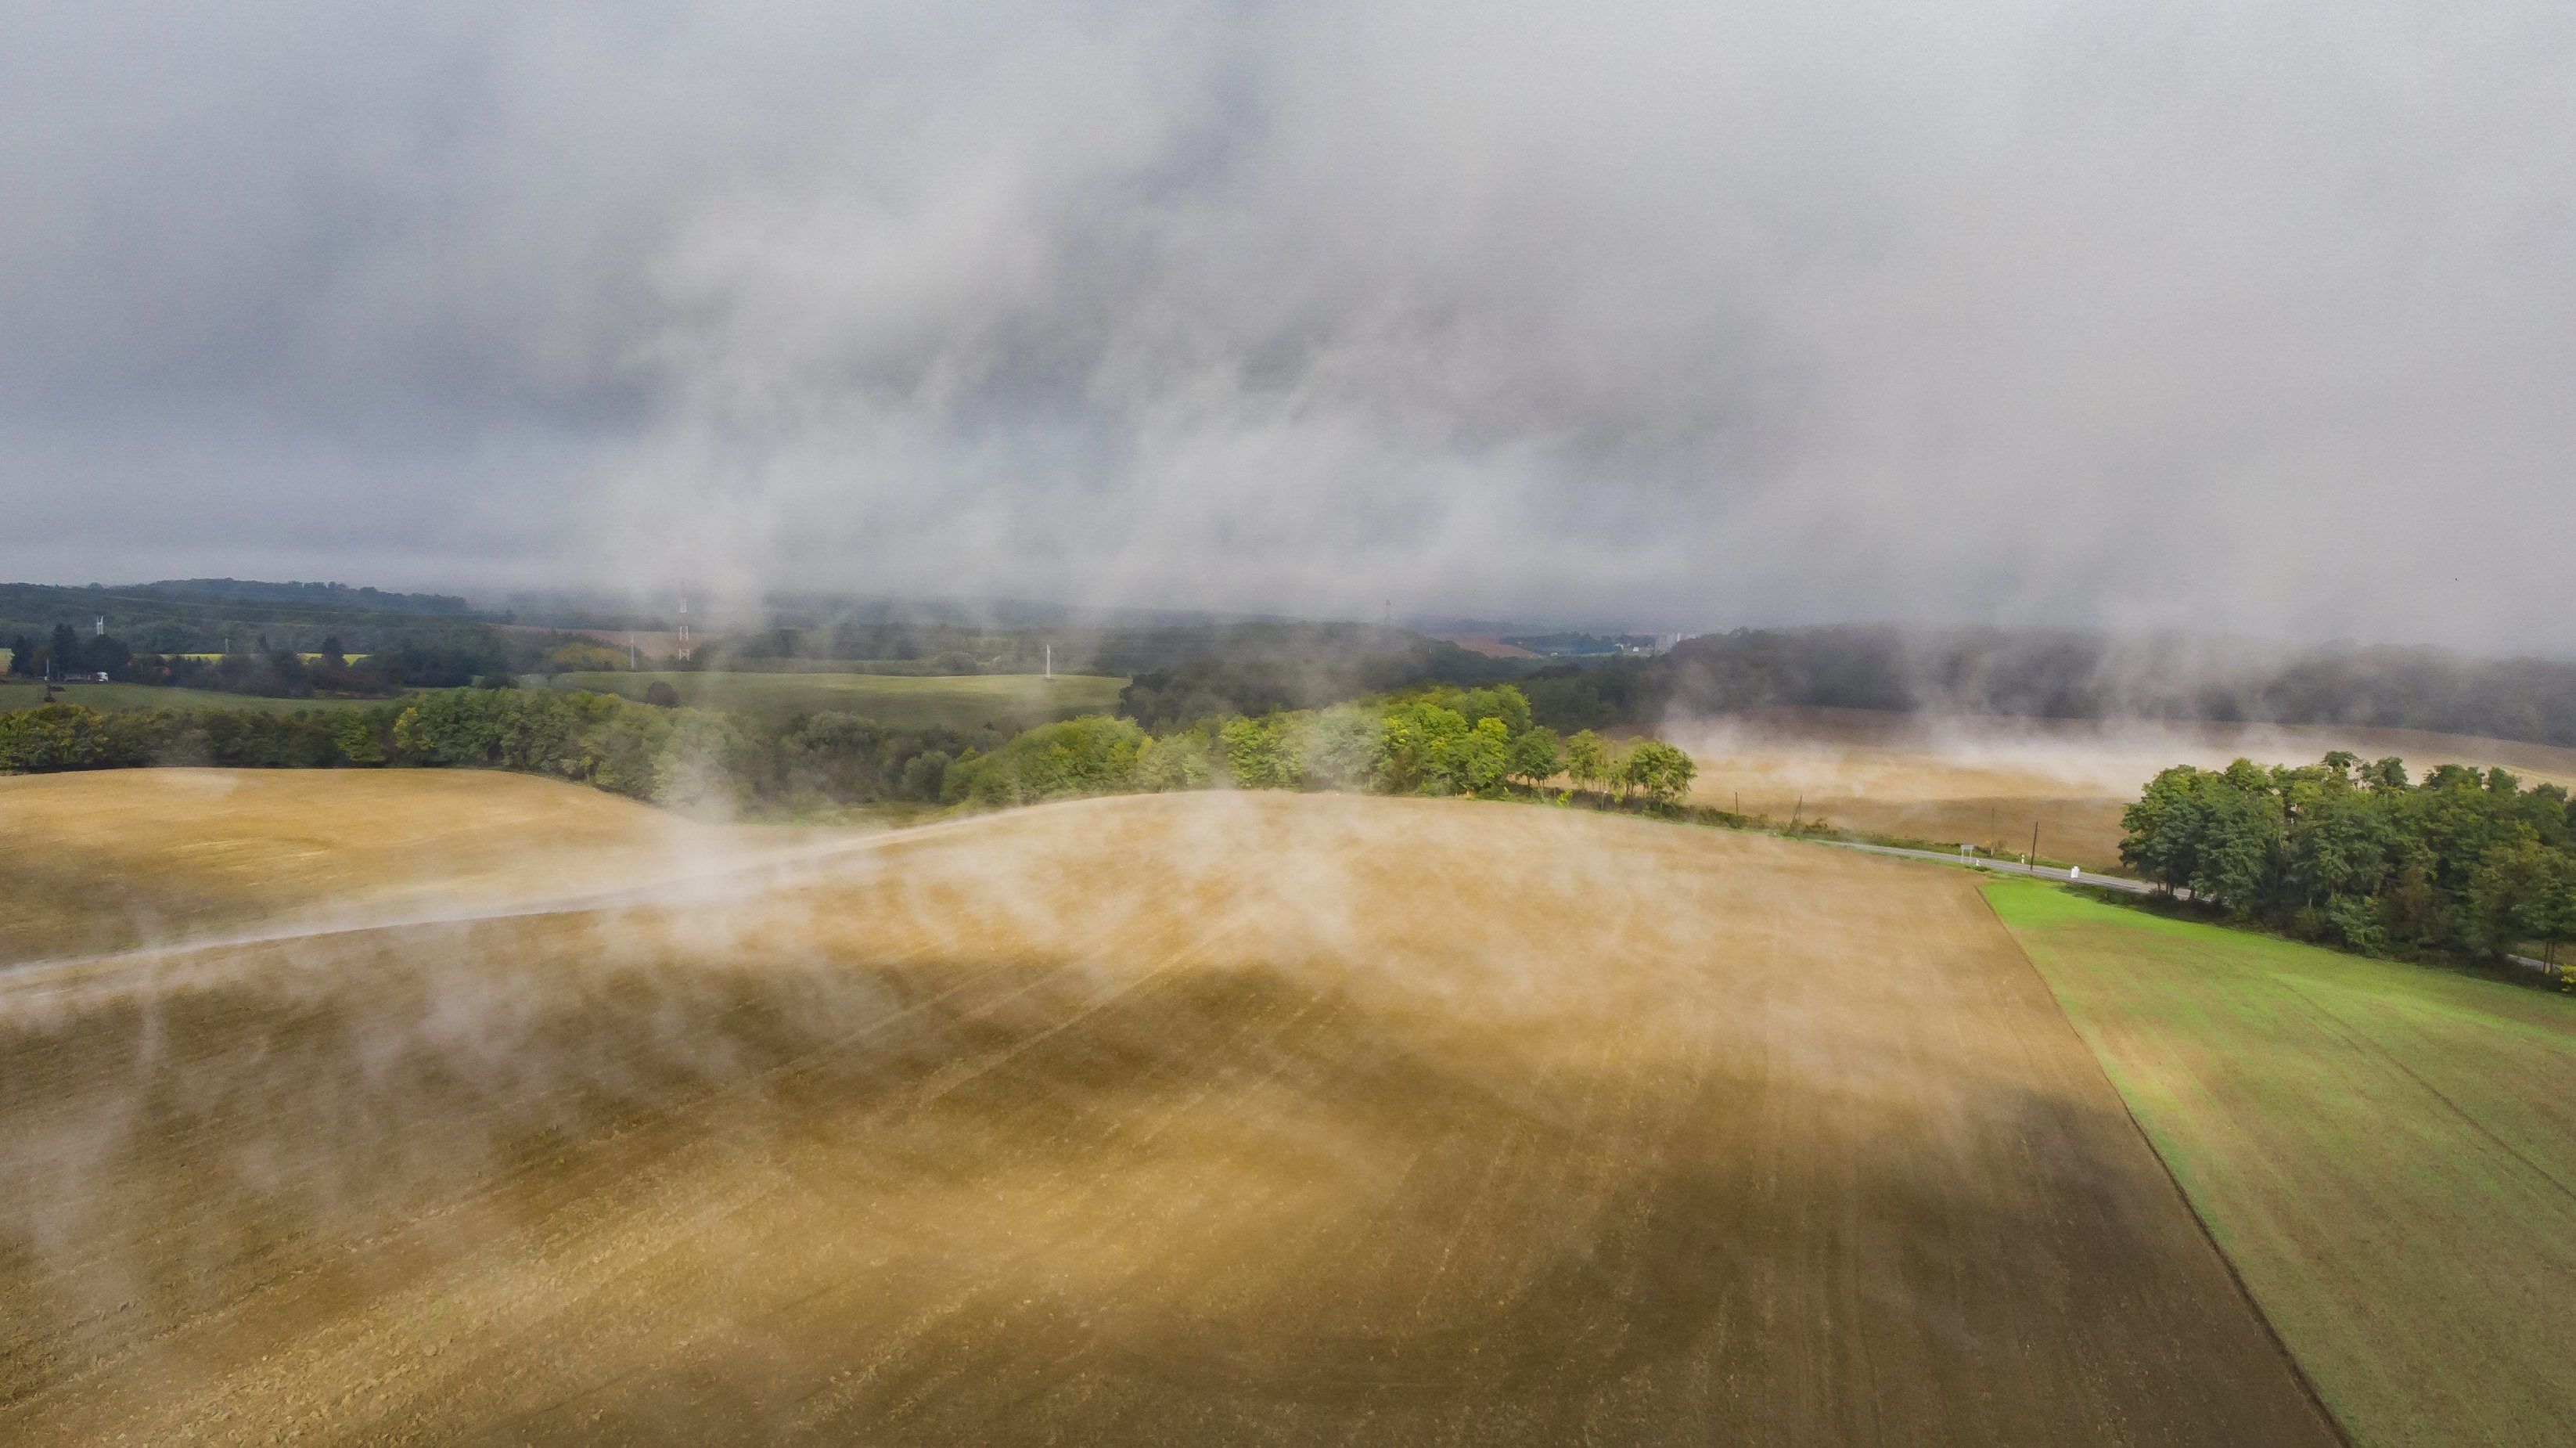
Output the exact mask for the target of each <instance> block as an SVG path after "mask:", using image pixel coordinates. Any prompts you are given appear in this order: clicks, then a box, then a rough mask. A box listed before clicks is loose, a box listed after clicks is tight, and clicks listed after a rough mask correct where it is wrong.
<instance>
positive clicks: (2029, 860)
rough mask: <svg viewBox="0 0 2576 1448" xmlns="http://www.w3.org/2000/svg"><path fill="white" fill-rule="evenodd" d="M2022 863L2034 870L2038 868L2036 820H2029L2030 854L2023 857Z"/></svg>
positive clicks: (2037, 830)
mask: <svg viewBox="0 0 2576 1448" xmlns="http://www.w3.org/2000/svg"><path fill="white" fill-rule="evenodd" d="M2022 863H2023V864H2025V865H2028V866H2030V867H2031V868H2032V869H2034V870H2036V869H2038V868H2039V821H2037V820H2032V821H2031V822H2030V854H2029V856H2028V857H2026V858H2025V859H2023V861H2022Z"/></svg>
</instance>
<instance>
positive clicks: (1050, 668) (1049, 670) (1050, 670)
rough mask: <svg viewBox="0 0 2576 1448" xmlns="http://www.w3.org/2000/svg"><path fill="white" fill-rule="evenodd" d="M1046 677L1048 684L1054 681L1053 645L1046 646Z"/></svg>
mask: <svg viewBox="0 0 2576 1448" xmlns="http://www.w3.org/2000/svg"><path fill="white" fill-rule="evenodd" d="M1046 676H1047V681H1048V682H1049V683H1053V682H1054V681H1055V645H1053V644H1049V645H1047V646H1046Z"/></svg>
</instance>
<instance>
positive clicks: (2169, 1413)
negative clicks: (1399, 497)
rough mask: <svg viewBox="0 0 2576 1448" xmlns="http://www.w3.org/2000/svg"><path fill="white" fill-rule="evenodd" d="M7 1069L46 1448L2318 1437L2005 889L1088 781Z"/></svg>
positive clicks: (420, 935) (43, 1021) (1719, 840)
mask: <svg viewBox="0 0 2576 1448" xmlns="http://www.w3.org/2000/svg"><path fill="white" fill-rule="evenodd" d="M306 778H308V779H315V780H317V782H318V783H319V784H321V785H322V786H324V787H327V786H328V784H329V783H330V782H331V781H329V780H328V779H327V778H326V777H316V776H307V777H306ZM418 778H421V779H423V780H434V779H436V778H439V777H438V776H418ZM424 788H427V789H430V790H431V791H432V794H431V796H430V797H429V798H428V800H427V801H426V802H416V805H415V807H416V808H420V809H427V810H435V809H438V808H442V807H444V804H443V802H442V800H441V799H440V797H438V796H437V795H436V794H435V790H436V788H438V787H437V786H433V785H426V784H425V785H424ZM564 793H565V794H566V796H567V799H568V806H567V807H571V806H570V804H569V796H570V795H571V794H572V792H571V791H569V790H568V789H567V790H566V791H564ZM383 808H384V809H386V810H387V811H391V810H392V808H393V806H392V805H391V804H390V803H387V804H385V805H384V806H383ZM389 827H391V826H389ZM755 879H756V880H758V881H759V883H757V884H752V883H749V882H750V881H752V880H755ZM728 882H730V883H728ZM138 888H139V887H138ZM0 1064H5V1070H0V1303H5V1305H6V1308H7V1310H6V1312H5V1313H0V1439H7V1440H10V1441H27V1442H73V1441H108V1440H125V1441H135V1442H166V1441H183V1440H184V1441H199V1442H245V1441H267V1440H269V1439H272V1438H276V1437H281V1436H288V1435H292V1434H301V1435H305V1436H308V1437H312V1438H316V1439H319V1440H322V1441H369V1442H378V1441H424V1442H427V1441H436V1442H459V1441H463V1442H561V1441H591V1442H637V1441H671V1442H714V1441H745V1440H758V1441H769V1440H800V1439H809V1440H822V1441H833V1442H848V1441H863V1442H906V1443H910V1442H978V1443H981V1442H1044V1441H1057V1442H1097V1441H1129V1442H1170V1443H1212V1442H1280V1443H1289V1442H1337V1443H1339V1442H1391V1443H1418V1442H1450V1443H1475V1444H1484V1443H1508V1442H1529V1443H1567V1442H1581V1441H1593V1442H1682V1441H1690V1442H1706V1441H1732V1442H1763V1443H1818V1444H1824V1443H1856V1442H1858V1443H1868V1442H1883V1443H1907V1444H1926V1443H1928V1444H1941V1443H1957V1444H1970V1443H1974V1444H1988V1443H2048V1444H2061V1443H2079V1442H2081V1443H2093V1442H2112V1443H2119V1442H2135V1443H2168V1442H2178V1443H2231V1444H2232V1443H2255V1442H2260V1443H2267V1444H2298V1443H2325V1442H2329V1441H2331V1439H2330V1435H2329V1432H2328V1430H2327V1429H2326V1427H2325V1426H2324V1424H2323V1422H2322V1420H2321V1419H2320V1418H2319V1417H2318V1416H2317V1414H2316V1412H2315V1411H2314V1409H2313V1408H2312V1407H2311V1405H2310V1403H2309V1402H2308V1400H2307V1399H2306V1397H2305V1396H2304V1395H2303V1394H2302V1392H2301V1390H2300V1388H2299V1387H2298V1385H2297V1382H2296V1380H2295V1378H2294V1376H2293V1373H2292V1371H2291V1369H2290V1366H2289V1364H2288V1363H2287V1362H2286V1360H2284V1359H2283V1357H2282V1356H2281V1355H2280V1353H2279V1351H2278V1350H2277V1348H2276V1347H2275V1346H2274V1345H2273V1343H2272V1342H2271V1341H2270V1340H2269V1338H2268V1337H2267V1335H2266V1333H2265V1332H2264V1329H2263V1327H2262V1325H2261V1323H2260V1322H2259V1320H2258V1319H2257V1318H2256V1317H2255V1315H2254V1314H2253V1312H2252V1310H2251V1309H2250V1308H2249V1307H2248V1306H2247V1304H2246V1303H2245V1301H2244V1300H2243V1298H2242V1297H2241V1296H2240V1295H2239V1294H2238V1293H2237V1291H2236V1290H2235V1289H2234V1287H2233V1286H2232V1284H2231V1282H2230V1280H2229V1278H2228V1276H2227V1273H2226V1271H2225V1269H2224V1267H2223V1266H2222V1264H2221V1262H2220V1260H2219V1258H2218V1257H2217V1255H2216V1254H2215V1252H2214V1251H2213V1250H2212V1249H2211V1248H2210V1246H2209V1245H2208V1243H2207V1241H2206V1240H2205V1239H2204V1238H2203V1237H2202V1236H2201V1235H2200V1233H2199V1231H2198V1230H2197V1228H2196V1227H2195V1226H2194V1224H2193V1222H2192V1220H2191V1218H2190V1217H2189V1215H2188V1214H2187V1212H2186V1210H2185V1209H2184V1207H2183V1206H2182V1204H2181V1202H2180V1200H2179V1198H2178V1197H2177V1196H2176V1194H2175V1192H2174V1191H2173V1189H2172V1187H2171V1185H2170V1184H2169V1183H2168V1182H2167V1180H2166V1179H2165V1177H2164V1175H2163V1173H2162V1171H2161V1169H2160V1168H2159V1167H2158V1165H2157V1164H2156V1162H2155V1160H2154V1158H2153V1157H2152V1156H2151V1155H2150V1153H2149V1152H2148V1150H2147V1148H2146V1146H2145V1144H2144V1143H2143V1141H2142V1140H2141V1139H2140V1138H2139V1136H2138V1135H2137V1133H2136V1131H2135V1130H2134V1128H2132V1127H2131V1125H2130V1124H2129V1122H2128V1120H2127V1118H2126V1116H2125V1115H2124V1114H2123V1111H2122V1108H2121V1106H2120V1104H2119V1102H2118V1101H2117V1099H2116V1098H2115V1097H2114V1096H2113V1095H2112V1093H2111V1092H2110V1090H2109V1088H2108V1086H2107V1085H2106V1083H2105V1081H2104V1079H2103V1077H2102V1074H2101V1072H2100V1070H2099V1069H2098V1068H2097V1067H2096V1066H2095V1064H2094V1063H2093V1060H2092V1059H2091V1057H2090V1056H2089V1055H2088V1054H2087V1053H2086V1052H2085V1050H2084V1048H2083V1047H2082V1046H2081V1045H2080V1044H2079V1043H2078V1041H2077V1040H2076V1038H2075V1036H2074V1034H2073V1033H2072V1031H2071V1030H2070V1029H2069V1028H2068V1026H2067V1024H2066V1022H2065V1020H2064V1019H2063V1017H2062V1016H2061V1015H2060V1014H2059V1013H2058V1011H2057V1009H2056V1007H2055V1006H2054V1005H2053V1004H2052V1002H2051V1000H2050V998H2049V995H2048V993H2047V991H2046V990H2045V989H2044V988H2043V987H2042V986H2041V984H2040V982H2039V980H2038V979H2037V977H2036V976H2035V974H2034V973H2033V972H2032V971H2031V969H2030V967H2029V965H2028V964H2027V962H2026V961H2025V960H2024V959H2023V958H2022V957H2021V955H2020V953H2019V952H2018V950H2017V949H2016V948H2015V947H2014V946H2013V944H2012V943H2011V941H2010V940H2009V938H2008V937H2007V936H2006V935H2005V934H2004V933H2003V931H2002V930H2001V928H2000V927H1999V926H1998V925H1997V924H1996V922H1995V920H1994V918H1993V916H1992V915H1991V914H1990V912H1989V911H1988V910H1987V909H1986V907H1985V906H1984V904H1983V903H1982V902H1981V900H1980V899H1979V898H1978V897H1977V895H1976V894H1975V892H1974V887H1973V882H1971V881H1969V880H1967V879H1964V878H1954V877H1953V876H1951V875H1950V874H1948V873H1945V872H1942V871H1939V870H1937V869H1930V868H1922V867H1914V866H1909V865H1905V864H1900V863H1894V862H1886V861H1879V860H1871V859H1857V858H1847V857H1844V856H1843V855H1841V854H1839V853H1836V852H1829V851H1823V850H1816V849H1813V848H1808V847H1802V846H1798V845H1793V844H1787V843H1782V842H1778V841H1773V840H1768V839H1762V838H1755V837H1745V836H1731V835H1725V834H1720V833H1716V832H1711V831H1704V830H1695V829H1684V828H1677V827H1672V826H1665V825H1657V824H1651V823H1646V822H1642V821H1635V820H1626V819H1616V818H1606V817H1601V816H1592V815H1580V814H1572V813H1564V812H1554V811H1547V810H1540V809H1533V808H1528V807H1524V806H1510V805H1493V806H1480V805H1472V804H1460V803H1452V802H1440V801H1403V800H1373V799H1353V798H1330V797H1281V796H1221V795H1202V796H1193V797H1161V798H1138V799H1122V800H1111V801H1100V802H1093V803H1086V804H1078V805H1070V806H1058V807H1051V808H1046V809H1039V810H1030V811H1022V812H1017V813H1013V814H1007V815H1000V816H993V817H989V818H985V819H980V820H975V821H970V822H967V823H965V824H962V825H958V826H952V827H947V828H941V829H934V830H931V831H927V832H922V833H919V834H911V835H897V836H888V837H882V838H881V839H879V840H878V841H875V842H862V843H860V844H857V845H854V846H853V847H852V848H851V849H850V850H849V851H847V852H846V853H843V854H840V855H837V856H832V857H827V858H819V859H814V860H811V861H809V862H808V863H807V864H806V865H805V866H804V867H803V870H802V872H801V873H800V874H797V875H795V876H793V877H788V878H782V877H779V876H776V875H759V876H742V877H730V876H728V877H719V878H718V880H717V881H716V883H715V884H714V885H712V886H702V887H701V888H699V889H698V890H697V891H695V892H694V893H692V894H691V895H689V896H688V897H687V899H686V901H685V902H684V903H680V904H674V905H671V906H668V907H664V908H657V909H641V908H617V909H598V908H584V909H576V910H567V911H563V912H559V913H538V914H522V915H514V916H506V917H498V918H483V919H476V920H468V921H462V922H459V923H452V924H413V925H405V926H399V927H387V928H372V929H351V930H341V931H338V932H336V933H329V934H313V935H306V936H298V937H294V938H285V939H277V940H270V941H264V942H260V943H255V944H244V945H233V946H220V947H213V948H197V949H193V950H179V951H171V952H167V953H164V954H160V955H152V956H129V957H125V958H121V959H116V960H111V961H102V962H95V963H91V964H88V965H84V966H79V967H72V968H57V967H44V968H38V969H34V970H20V971H17V972H14V973H11V974H8V975H5V976H0Z"/></svg>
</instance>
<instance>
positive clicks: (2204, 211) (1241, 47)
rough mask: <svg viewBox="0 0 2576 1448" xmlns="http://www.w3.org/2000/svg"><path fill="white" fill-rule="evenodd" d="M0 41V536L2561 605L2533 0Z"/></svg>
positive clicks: (327, 561) (1012, 579)
mask: <svg viewBox="0 0 2576 1448" xmlns="http://www.w3.org/2000/svg"><path fill="white" fill-rule="evenodd" d="M0 33H5V34H7V35H8V36H9V37H10V43H9V45H8V46H6V47H0V199H4V200H5V204H0V339H5V340H0V497H5V499H6V501H7V502H8V503H9V505H10V507H9V511H10V513H11V514H12V515H14V518H15V520H16V522H15V525H14V526H12V527H11V528H9V529H8V530H7V531H6V533H5V539H6V541H5V542H0V559H5V561H6V571H7V572H8V573H10V574H11V575H12V576H27V577H55V578H68V579H72V580H73V581H87V579H88V578H90V577H92V576H101V577H111V578H124V577H137V576H147V575H159V574H166V573H186V572H231V573H253V572H257V573H266V574H281V573H282V574H290V575H293V576H338V577H353V578H360V579H364V580H367V581H386V582H400V581H414V582H422V583H449V582H457V581H465V582H474V581H481V582H488V583H504V582H535V581H575V582H590V583H604V584H619V583H654V582H661V581H667V580H674V579H680V578H687V579H693V580H696V581H698V582H699V583H700V584H701V585H702V586H705V587H735V588H749V587H754V586H757V585H759V584H761V583H782V584H793V585H797V586H806V587H836V588H851V589H865V590H895V591H922V590H930V591H950V592H956V591H970V592H971V591H985V592H1004V593H1014V594H1021V595H1040V596H1045V595H1053V596H1060V597H1070V598H1087V599H1097V600H1104V601H1124V602H1153V603H1165V604H1205V605H1216V606H1234V607H1285V608H1297V609H1313V610H1321V611H1336V610H1338V611H1345V612H1361V611H1373V610H1374V605H1375V603H1376V601H1377V600H1378V599H1380V598H1383V597H1392V598H1394V599H1395V600H1396V602H1397V604H1398V606H1399V607H1420V608H1431V609H1438V610H1440V611H1443V612H1488V613H1513V614H1519V615H1524V616H1526V615H1531V614H1560V615H1573V616H1594V617H1602V618H1623V619H1633V620H1636V621H1639V622H1647V621H1652V622H1656V623H1661V624H1665V625H1667V626H1673V627H1686V628H1696V627H1707V626H1716V625H1723V624H1728V623H1734V622H1773V621H1789V620H1806V619H1842V618H1907V619H1912V618H1921V619H1939V620H1956V621H1986V620H1996V621H2007V622H2067V623H2079V624H2096V623H2099V624H2111V625H2121V626H2130V625H2160V626H2175V625H2178V626H2187V627H2188V626H2197V627H2209V628H2225V629H2236V630H2251V631H2261V632H2280V633H2287V634H2293V635H2354V636H2365V637H2386V638H2408V639H2439V640H2449V641H2453V642H2459V643H2464V644H2476V645H2490V646H2511V647H2521V648H2534V649H2544V650H2548V651H2553V652H2564V651H2567V650H2570V649H2576V634H2571V631H2570V626H2569V625H2568V624H2567V623H2566V622H2565V621H2564V618H2563V610H2561V609H2559V608H2558V607H2557V600H2556V597H2555V595H2554V592H2553V590H2552V588H2551V586H2550V580H2551V579H2552V578H2553V577H2554V575H2555V574H2556V572H2557V571H2558V567H2559V564H2558V560H2557V553H2558V551H2559V546H2558V540H2559V539H2560V538H2562V537H2563V536H2564V535H2565V533H2566V531H2567V528H2568V525H2569V524H2570V523H2571V522H2576V502H2571V499H2576V490H2571V489H2570V488H2569V487H2567V486H2566V484H2565V483H2564V482H2563V481H2562V473H2563V471H2564V469H2565V466H2566V462H2565V460H2566V459H2568V458H2569V457H2571V456H2576V446H2571V444H2576V406H2571V403H2576V396H2571V394H2572V393H2576V358H2571V355H2570V354H2571V351H2576V251H2571V250H2570V249H2569V248H2567V247H2566V246H2565V245H2564V242H2563V240H2562V239H2563V238H2564V237H2565V236H2566V235H2567V234H2568V232H2569V222H2570V221H2571V216H2570V211H2571V209H2576V207H2571V203H2576V175H2571V164H2576V64H2571V63H2570V61H2571V59H2576V57H2571V53H2570V52H2571V48H2576V47H2571V42H2576V18H2571V17H2570V16H2569V15H2568V14H2567V13H2566V12H2564V11H2563V10H2561V9H2560V8H2558V7H2551V6H2541V5H2506V6H2497V7H2488V8H2486V9H2483V10H2481V11H2478V12H2476V14H2475V15H2468V14H2459V13H2454V14H2447V15H2436V14H2435V13H2433V12H2431V11H2428V10H2425V9H2423V8H2421V7H2411V6H2398V5H2374V4H2368V3H2358V4H2350V5H2337V6H2323V5H2310V6H2303V7H2290V6H2280V5H2268V6H2261V5H2237V6H2210V7H2199V8H2192V9H2177V8H2176V7H2171V6H2148V5H2143V4H2115V5H2096V6H2087V7H2065V6H2056V5H2045V6H2044V5H2038V4H2022V5H2015V4H1988V5H1975V6H1971V5H1953V6H1908V5H1895V4H1887V5H1839V6H1830V7H1827V6H1795V5H1775V6H1736V7H1718V6H1708V5H1697V4H1680V3H1648V0H1636V3H1627V4H1610V5H1603V6H1589V7H1564V6H1538V5H1522V6H1514V5H1492V4H1479V5H1462V4H1454V3H1400V0H1399V3H1386V0H1380V3H1373V4H1368V5H1331V4H1326V5H1301V6H1284V5H1280V6H1273V5H1263V4H1222V3H1213V0H1163V3H1062V4H1045V3H1030V0H1021V3H1012V4H987V5H978V4H971V3H969V4H958V5H948V6H938V7H918V6H896V5H874V6H872V5H865V4H828V5H827V4H802V3H793V0H740V3H732V4H727V5H722V6H717V5H698V4H687V3H677V0H671V3H659V4H630V5H623V6H615V7H607V6H588V7H585V6H552V7H524V6H504V5H497V4H475V3H457V4H450V5H444V6H432V7H394V6H353V5H348V4H333V5H320V4H314V3H310V0H272V3H266V4H257V3H245V0H231V3H226V4H223V5H211V4H209V5H198V6H190V5H173V6H167V7H160V8H158V9H156V11H155V12H154V13H153V14H151V15H149V16H148V17H147V16H143V15H138V14H122V15H110V14H106V13H104V12H99V11H96V10H84V9H81V8H79V7H64V6H39V5H34V4H27V3H17V4H0Z"/></svg>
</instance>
